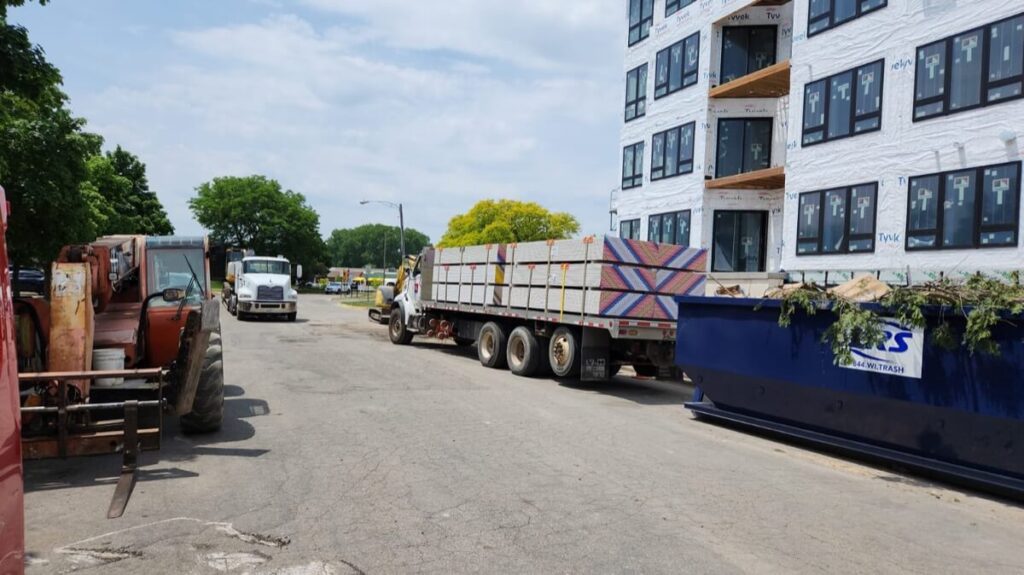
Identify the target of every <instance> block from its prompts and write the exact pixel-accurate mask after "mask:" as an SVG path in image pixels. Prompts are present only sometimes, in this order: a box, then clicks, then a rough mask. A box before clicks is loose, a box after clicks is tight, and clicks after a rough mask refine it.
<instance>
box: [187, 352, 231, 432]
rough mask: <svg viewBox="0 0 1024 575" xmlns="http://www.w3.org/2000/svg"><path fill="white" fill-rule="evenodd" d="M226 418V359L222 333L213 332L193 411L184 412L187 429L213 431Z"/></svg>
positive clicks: (190, 430) (204, 360) (193, 403)
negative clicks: (224, 358) (222, 344)
mask: <svg viewBox="0 0 1024 575" xmlns="http://www.w3.org/2000/svg"><path fill="white" fill-rule="evenodd" d="M223 420H224V361H223V348H222V347H221V343H220V334H219V333H212V334H210V344H209V345H208V346H207V347H206V357H205V358H204V359H203V370H202V372H200V374H199V385H198V387H196V397H195V399H194V400H192V411H190V412H188V413H186V414H185V415H182V416H181V420H180V422H181V430H182V431H183V432H185V433H209V432H211V431H217V430H218V429H220V426H221V422H222V421H223Z"/></svg>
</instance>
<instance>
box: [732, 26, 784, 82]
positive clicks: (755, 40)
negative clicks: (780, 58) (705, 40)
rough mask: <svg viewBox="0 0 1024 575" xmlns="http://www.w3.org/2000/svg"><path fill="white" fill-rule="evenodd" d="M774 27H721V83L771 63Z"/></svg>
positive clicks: (773, 48) (772, 61) (774, 35)
mask: <svg viewBox="0 0 1024 575" xmlns="http://www.w3.org/2000/svg"><path fill="white" fill-rule="evenodd" d="M776 30H777V28H776V27H775V26H726V27H725V28H722V70H721V74H720V77H721V81H722V83H725V82H731V81H733V80H735V79H736V78H740V77H743V76H746V75H747V74H750V73H752V72H757V71H758V70H761V69H764V68H767V67H768V66H771V65H772V64H774V63H775V37H776Z"/></svg>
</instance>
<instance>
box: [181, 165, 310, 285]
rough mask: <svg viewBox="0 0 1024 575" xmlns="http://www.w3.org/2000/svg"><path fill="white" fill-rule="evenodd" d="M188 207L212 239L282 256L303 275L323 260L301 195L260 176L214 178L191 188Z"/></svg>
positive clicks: (303, 197)
mask: <svg viewBox="0 0 1024 575" xmlns="http://www.w3.org/2000/svg"><path fill="white" fill-rule="evenodd" d="M189 208H190V209H191V210H192V214H193V215H194V216H195V218H196V221H198V222H199V223H200V225H202V226H203V227H204V228H206V229H207V230H209V231H210V236H211V237H212V238H213V239H214V240H217V241H221V242H224V243H225V244H227V245H229V246H236V247H244V248H249V249H252V250H255V252H256V253H257V254H259V255H278V254H280V255H283V256H285V257H287V258H288V259H289V260H291V261H292V263H297V264H302V265H303V266H304V267H305V268H306V270H304V272H307V271H308V272H314V271H315V270H317V269H318V268H319V267H320V266H322V264H323V262H324V261H325V260H326V251H325V247H324V241H323V239H322V238H321V237H320V216H319V214H317V213H316V211H315V210H314V209H313V208H312V207H310V206H309V205H308V204H307V203H306V198H305V196H303V195H302V194H300V193H297V192H293V191H291V190H283V189H282V188H281V184H279V183H278V182H277V181H275V180H271V179H268V178H267V177H265V176H258V175H254V176H247V177H234V176H229V177H223V178H215V179H214V180H213V181H211V182H206V183H204V184H202V185H200V186H199V187H198V188H196V196H195V197H193V198H192V199H191V200H189ZM307 275H309V274H307Z"/></svg>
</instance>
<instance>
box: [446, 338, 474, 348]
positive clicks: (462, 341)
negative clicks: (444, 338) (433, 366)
mask: <svg viewBox="0 0 1024 575" xmlns="http://www.w3.org/2000/svg"><path fill="white" fill-rule="evenodd" d="M452 341H454V342H455V345H457V346H459V347H469V346H471V345H473V344H474V343H476V340H475V339H473V338H471V337H457V336H456V337H453V338H452Z"/></svg>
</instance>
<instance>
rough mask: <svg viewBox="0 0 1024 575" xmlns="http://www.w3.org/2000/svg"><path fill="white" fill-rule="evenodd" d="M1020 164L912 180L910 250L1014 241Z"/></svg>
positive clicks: (1001, 243) (991, 245) (1017, 217)
mask: <svg viewBox="0 0 1024 575" xmlns="http://www.w3.org/2000/svg"><path fill="white" fill-rule="evenodd" d="M1020 178H1021V163H1020V162H1013V163H1009V164H998V165H994V166H984V167H981V168H970V169H966V170H955V171H951V172H943V173H940V174H929V175H926V176H918V177H915V178H911V179H910V197H909V199H908V202H907V249H908V250H925V249H970V248H985V247H999V246H1016V245H1017V243H1018V231H1019V226H1020V221H1019V213H1020V208H1019V206H1020Z"/></svg>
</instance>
